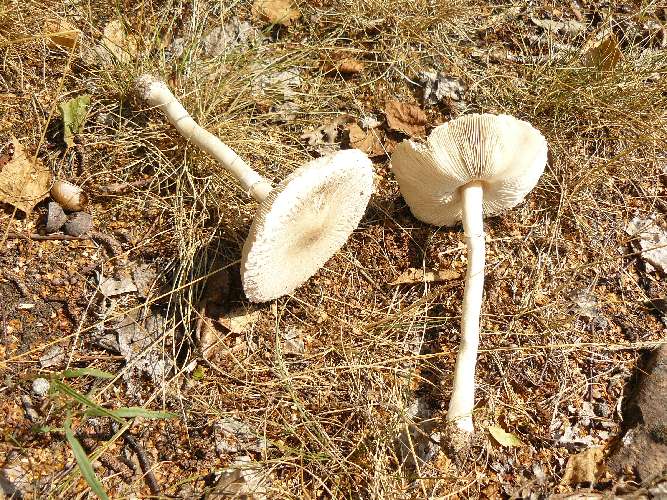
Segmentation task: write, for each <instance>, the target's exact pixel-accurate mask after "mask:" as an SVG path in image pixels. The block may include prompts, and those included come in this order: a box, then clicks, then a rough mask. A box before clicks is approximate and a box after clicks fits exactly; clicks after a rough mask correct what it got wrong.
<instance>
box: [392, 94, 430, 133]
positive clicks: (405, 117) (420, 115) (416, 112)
mask: <svg viewBox="0 0 667 500" xmlns="http://www.w3.org/2000/svg"><path fill="white" fill-rule="evenodd" d="M384 113H385V115H386V116H387V124H388V125H389V128H390V129H392V130H397V131H398V132H403V133H404V134H407V135H409V136H411V137H412V136H416V135H424V134H425V133H426V127H425V125H426V120H427V119H426V113H424V112H423V111H422V110H421V109H420V108H419V107H418V106H415V105H414V104H408V103H406V102H400V101H396V100H392V99H390V100H388V101H387V102H386V104H385V109H384Z"/></svg>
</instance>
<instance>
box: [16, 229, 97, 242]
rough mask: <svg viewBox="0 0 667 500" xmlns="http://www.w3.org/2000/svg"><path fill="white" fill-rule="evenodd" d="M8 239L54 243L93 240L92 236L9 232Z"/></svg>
mask: <svg viewBox="0 0 667 500" xmlns="http://www.w3.org/2000/svg"><path fill="white" fill-rule="evenodd" d="M7 239H10V240H16V239H22V240H35V241H52V240H53V241H57V240H65V241H72V240H74V241H85V240H89V239H91V238H90V236H71V235H69V234H37V233H33V234H21V233H17V232H14V231H9V232H8V233H7Z"/></svg>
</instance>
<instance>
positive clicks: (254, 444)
mask: <svg viewBox="0 0 667 500" xmlns="http://www.w3.org/2000/svg"><path fill="white" fill-rule="evenodd" d="M213 432H214V439H215V450H216V451H217V452H218V454H220V455H224V454H227V453H238V452H240V451H253V452H256V453H261V452H262V451H263V450H265V449H266V447H267V442H266V439H264V438H263V437H262V436H261V435H258V434H257V431H255V432H253V429H252V428H251V427H250V426H249V425H248V424H246V423H245V422H243V421H241V420H237V419H235V418H232V417H224V418H222V419H220V420H218V421H217V422H215V423H214V424H213Z"/></svg>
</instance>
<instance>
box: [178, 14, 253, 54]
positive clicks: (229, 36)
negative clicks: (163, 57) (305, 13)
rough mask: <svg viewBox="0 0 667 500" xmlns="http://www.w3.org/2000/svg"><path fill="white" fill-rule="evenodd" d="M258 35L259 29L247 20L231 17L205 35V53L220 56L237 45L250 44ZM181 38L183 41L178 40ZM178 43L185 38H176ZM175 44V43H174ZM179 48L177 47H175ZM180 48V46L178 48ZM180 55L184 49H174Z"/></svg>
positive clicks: (241, 46) (182, 43) (244, 45)
mask: <svg viewBox="0 0 667 500" xmlns="http://www.w3.org/2000/svg"><path fill="white" fill-rule="evenodd" d="M257 36H258V33H257V31H256V30H255V29H254V28H253V27H252V26H251V25H250V23H247V22H245V21H239V19H238V17H233V18H231V19H230V20H229V21H228V22H227V23H225V24H223V25H222V26H217V27H215V28H213V29H212V30H211V32H210V33H209V34H208V35H206V36H205V37H204V40H203V42H204V55H205V56H206V57H218V56H221V55H227V54H229V53H230V52H231V51H232V50H234V49H235V48H237V47H240V48H243V47H246V46H247V45H249V44H250V42H251V40H252V39H253V38H255V37H257ZM176 40H181V42H176ZM176 40H174V42H176V44H181V45H184V42H183V39H182V38H180V39H178V38H177V39H176ZM172 45H174V43H172ZM175 48H177V47H175ZM177 49H178V48H177ZM173 52H174V54H176V53H178V55H176V57H180V55H181V54H182V53H183V49H182V48H181V49H180V50H175V51H173Z"/></svg>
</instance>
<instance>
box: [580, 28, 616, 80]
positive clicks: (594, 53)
mask: <svg viewBox="0 0 667 500" xmlns="http://www.w3.org/2000/svg"><path fill="white" fill-rule="evenodd" d="M622 58H623V52H621V49H620V48H619V46H618V40H617V39H616V35H614V33H613V32H612V31H608V32H607V33H606V34H605V35H603V36H602V37H601V38H600V37H596V38H593V39H592V40H589V41H588V42H587V43H586V44H585V45H584V47H583V48H582V56H581V62H582V64H583V65H584V66H586V67H588V68H595V69H597V70H599V71H611V70H613V69H614V68H615V67H616V65H617V64H618V63H619V61H620V60H621V59H622Z"/></svg>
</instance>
